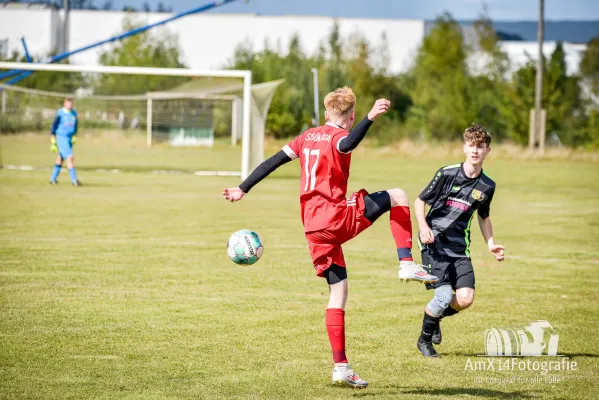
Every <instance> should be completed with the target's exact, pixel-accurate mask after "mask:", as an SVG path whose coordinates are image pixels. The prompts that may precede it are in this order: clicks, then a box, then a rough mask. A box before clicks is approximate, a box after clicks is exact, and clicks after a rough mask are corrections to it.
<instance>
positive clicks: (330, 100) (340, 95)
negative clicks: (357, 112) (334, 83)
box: [324, 86, 356, 117]
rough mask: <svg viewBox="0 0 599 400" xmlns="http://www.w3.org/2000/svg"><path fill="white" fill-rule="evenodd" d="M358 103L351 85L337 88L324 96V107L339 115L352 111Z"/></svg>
mask: <svg viewBox="0 0 599 400" xmlns="http://www.w3.org/2000/svg"><path fill="white" fill-rule="evenodd" d="M355 105H356V96H355V95H354V92H353V90H351V88H350V87H347V86H344V87H342V88H338V89H335V91H333V92H331V93H329V94H327V95H326V97H325V98H324V108H326V110H327V111H328V112H329V113H330V114H332V115H334V116H338V117H343V116H345V115H346V114H347V113H349V112H352V111H353V109H354V106H355Z"/></svg>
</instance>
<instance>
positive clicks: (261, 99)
mask: <svg viewBox="0 0 599 400" xmlns="http://www.w3.org/2000/svg"><path fill="white" fill-rule="evenodd" d="M1 69H3V70H5V71H6V70H11V69H15V70H16V69H23V70H36V72H35V79H37V80H36V81H35V83H36V85H31V84H29V86H37V87H40V86H44V85H43V82H45V81H47V82H48V83H47V84H46V85H45V86H46V87H48V89H47V90H39V89H32V88H27V87H25V86H27V85H26V83H27V81H23V84H20V85H18V86H16V85H7V84H2V83H0V133H2V134H17V135H11V136H14V137H15V138H16V137H19V138H20V137H23V135H18V134H31V133H45V134H46V135H47V134H48V133H49V131H50V127H51V125H52V122H53V120H54V117H55V115H56V111H57V110H58V109H59V108H60V107H61V106H62V102H63V100H64V98H65V97H71V98H73V100H74V109H75V111H76V112H77V117H78V135H79V137H82V138H83V140H82V141H81V142H78V143H82V144H81V147H80V148H81V152H82V153H80V155H79V156H78V165H82V166H84V167H86V166H89V167H90V168H91V166H97V167H99V168H122V169H127V168H131V169H134V170H140V169H149V170H164V171H166V172H173V171H177V170H183V171H187V172H194V173H196V174H197V175H238V176H240V177H241V178H245V177H247V175H248V174H249V173H250V172H251V170H252V169H253V168H255V166H257V165H258V164H259V163H260V162H261V161H262V160H263V158H264V123H265V120H266V114H267V112H268V107H269V104H270V100H271V99H272V96H273V95H274V92H275V90H276V87H277V86H278V84H279V83H280V82H275V83H274V84H270V85H264V84H260V85H254V87H252V86H251V73H250V72H249V71H209V72H206V71H197V70H193V69H168V68H138V67H103V66H93V67H91V66H77V65H48V64H19V63H2V62H0V70H1ZM5 71H0V74H1V73H3V72H5ZM117 77H118V78H119V79H116V78H117ZM167 78H171V79H170V80H169V79H167ZM175 78H176V79H175ZM28 79H29V78H28ZM140 79H142V80H145V83H147V82H149V81H151V80H158V79H162V81H161V82H163V83H164V84H161V85H158V86H159V87H160V89H161V90H159V91H147V90H144V88H146V87H148V86H149V85H143V83H144V81H142V82H140V81H139V80H140ZM5 82H6V81H5ZM65 82H67V83H66V84H65ZM140 83H141V85H140ZM154 87H156V85H154ZM54 88H57V90H54ZM58 89H62V90H58ZM140 92H141V93H140ZM29 136H32V135H29ZM38 136H39V137H41V138H42V139H40V140H46V139H47V136H45V135H38ZM30 140H33V139H30ZM239 143H240V144H241V146H238V144H239ZM18 153H19V154H21V153H22V152H18ZM12 157H13V159H11V160H6V159H3V160H2V162H3V164H9V162H8V161H10V163H13V164H19V158H18V157H17V156H15V155H12ZM15 157H17V158H16V159H14V158H15ZM4 158H6V157H4ZM30 160H31V158H27V157H23V159H22V161H23V162H22V163H21V164H23V163H24V164H27V161H30Z"/></svg>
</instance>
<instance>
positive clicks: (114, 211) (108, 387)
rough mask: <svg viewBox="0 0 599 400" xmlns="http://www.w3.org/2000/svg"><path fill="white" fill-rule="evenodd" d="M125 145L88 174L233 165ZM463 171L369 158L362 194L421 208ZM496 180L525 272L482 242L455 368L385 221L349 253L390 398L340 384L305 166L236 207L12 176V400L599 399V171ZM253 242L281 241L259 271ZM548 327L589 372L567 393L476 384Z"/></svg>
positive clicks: (211, 192)
mask: <svg viewBox="0 0 599 400" xmlns="http://www.w3.org/2000/svg"><path fill="white" fill-rule="evenodd" d="M40 140H41V139H39V138H37V137H33V136H17V137H0V145H1V146H2V147H1V151H2V154H1V155H2V163H3V164H18V165H35V166H46V165H48V166H49V165H51V164H52V158H53V156H52V155H51V154H50V153H49V152H47V149H46V146H45V142H44V141H40ZM32 143H34V144H35V143H41V144H40V145H39V146H37V147H35V146H34V148H29V146H30V145H31V144H32ZM118 143H120V142H118V141H117V140H116V139H110V138H107V139H105V140H104V141H102V140H101V139H100V138H98V139H94V140H93V141H92V140H89V141H87V144H85V143H84V141H82V143H81V147H77V148H76V151H77V153H76V154H77V161H78V163H79V164H80V165H82V166H88V167H92V166H97V167H114V166H126V165H129V166H134V165H137V166H143V169H148V170H149V169H153V168H155V167H157V166H163V167H172V168H181V169H186V170H194V169H196V168H197V167H196V165H197V163H196V159H197V158H196V157H197V155H198V154H202V156H201V157H200V158H202V159H206V157H212V158H213V159H215V160H218V159H220V158H221V157H222V159H224V156H222V154H221V153H218V152H214V154H212V155H210V153H208V152H206V151H204V150H198V149H169V148H166V147H161V148H159V149H151V150H146V149H142V148H141V147H136V146H130V147H127V146H125V147H124V148H123V149H119V150H118V152H116V147H115V146H117V145H118ZM123 143H128V142H127V141H126V140H125V141H123ZM42 144H43V146H42ZM77 146H80V144H77ZM113 150H114V151H115V152H116V153H115V154H112V151H113ZM224 150H227V149H224ZM236 160H237V159H236ZM458 161H460V159H459V158H457V159H456V158H454V157H446V158H444V157H443V156H441V157H440V158H436V159H434V158H430V157H422V156H419V157H411V158H410V157H398V156H397V155H394V154H393V153H392V152H388V151H379V150H371V151H358V152H356V155H355V158H354V164H353V166H352V177H351V179H350V190H352V191H353V190H357V189H359V188H361V187H366V188H367V189H370V190H372V191H374V190H379V189H385V188H391V187H402V188H404V189H406V190H407V192H408V194H409V195H410V196H411V198H412V199H413V198H414V197H415V196H417V194H418V193H419V190H420V189H421V188H423V187H424V185H425V184H426V183H427V182H428V180H429V179H430V178H431V177H432V175H433V173H434V171H435V170H436V169H437V168H438V167H439V166H441V165H444V164H449V163H454V162H458ZM485 167H486V168H485V169H486V171H487V172H488V173H489V174H490V175H491V176H492V177H493V178H494V179H495V180H496V182H497V184H498V189H497V193H496V197H495V200H494V203H493V205H492V209H491V213H492V214H491V215H492V218H493V224H494V227H495V233H496V238H497V241H498V242H499V243H501V244H504V245H505V246H506V251H507V259H506V261H505V263H502V264H498V263H496V262H494V261H493V258H492V257H491V255H489V254H488V253H487V251H486V249H485V248H484V244H483V243H482V242H483V241H482V239H481V236H480V234H479V232H478V228H473V250H472V257H473V262H474V265H475V271H476V277H477V285H476V286H477V294H476V300H475V303H474V305H473V306H472V308H471V309H469V310H467V311H465V312H463V313H460V314H459V315H457V316H455V317H452V318H448V319H446V320H444V321H443V328H444V331H443V333H444V343H443V344H442V345H441V346H439V347H438V349H439V351H440V352H441V353H442V354H443V357H442V358H441V359H439V360H428V359H424V358H423V357H422V356H421V355H420V354H419V353H418V351H417V350H416V348H415V341H416V338H417V336H418V334H419V331H420V325H421V320H422V309H423V307H424V305H425V304H426V303H427V302H428V301H429V300H430V297H431V294H430V293H427V292H426V291H425V290H424V289H423V287H422V286H421V285H418V284H415V283H412V284H405V283H401V282H399V280H398V279H397V276H396V273H397V261H396V259H395V257H396V256H395V254H394V253H395V249H394V246H393V240H392V238H391V236H390V233H389V227H388V223H387V221H386V218H382V219H381V221H379V222H377V223H376V224H375V226H373V227H372V229H370V230H368V231H366V232H365V233H363V234H362V235H360V236H359V237H358V238H356V239H355V240H353V241H351V242H350V243H348V244H347V245H346V246H345V252H346V258H347V260H348V263H349V275H350V296H349V301H348V306H347V315H346V321H347V326H348V327H347V335H348V337H347V342H348V356H349V358H350V362H351V363H352V365H353V366H354V368H355V369H356V370H357V371H358V372H359V373H360V375H361V376H363V377H364V378H365V379H367V380H368V381H369V382H370V384H371V386H370V387H369V388H368V389H366V390H364V391H351V390H347V389H343V388H336V387H332V386H331V385H330V373H331V369H332V362H331V355H330V349H329V344H328V339H327V335H326V330H325V327H324V309H325V307H326V303H327V298H328V290H327V287H326V284H325V282H324V281H323V280H321V279H319V278H316V277H315V276H314V273H313V269H312V266H311V262H310V258H309V254H308V250H307V248H306V242H305V238H304V236H303V234H302V227H301V223H300V218H299V204H298V200H297V195H298V182H297V176H298V166H297V165H288V166H285V167H284V168H283V169H282V171H280V172H277V173H276V174H275V175H274V176H273V177H272V178H271V179H268V180H266V181H265V182H263V183H262V184H261V185H259V186H258V187H257V188H255V189H254V190H253V191H252V193H251V194H250V195H248V196H247V198H246V199H244V200H243V201H242V202H240V203H236V204H228V203H226V202H225V201H223V200H222V199H221V196H220V191H221V189H222V188H223V187H225V186H230V185H234V184H236V183H237V181H236V179H235V178H200V177H195V176H192V175H172V176H171V175H169V176H164V175H151V174H147V173H129V174H108V173H100V172H93V171H91V170H86V169H85V168H81V171H80V177H81V180H82V181H83V182H84V184H85V186H83V187H80V188H73V187H71V186H70V185H68V184H67V182H68V179H67V174H66V173H65V171H63V174H62V176H61V184H60V185H58V186H50V185H48V184H47V183H46V182H47V180H48V174H49V172H46V171H34V172H28V171H8V170H0V205H1V207H0V398H7V399H25V398H30V399H40V398H43V399H91V398H97V399H115V398H119V399H121V398H123V399H198V398H201V399H303V398H306V399H337V398H339V399H341V398H348V397H350V398H376V399H396V398H402V399H439V400H441V399H465V398H468V399H489V398H513V399H520V398H525V399H527V398H529V399H536V398H548V399H564V398H572V399H585V398H588V399H591V398H596V392H597V379H598V378H599V346H598V345H597V341H596V338H597V334H598V333H599V331H598V326H599V312H598V311H597V304H598V301H599V291H598V289H597V284H598V279H597V272H596V271H597V268H598V267H599V264H598V260H599V246H597V238H598V237H599V202H598V201H597V198H598V194H599V165H598V164H596V163H585V162H572V161H567V160H563V161H559V160H557V161H556V160H554V161H551V162H548V161H542V160H538V161H530V162H527V161H514V160H505V159H503V158H502V159H494V158H493V156H490V159H489V160H488V163H487V164H486V166H485ZM241 228H251V229H254V230H256V231H257V232H259V233H260V235H261V236H262V238H263V240H264V241H265V244H266V251H265V254H264V256H263V259H262V260H260V261H259V262H258V263H257V264H256V265H254V266H251V267H242V266H236V265H234V264H233V263H231V262H230V261H229V260H228V259H227V257H226V252H225V248H224V246H225V243H226V240H227V238H228V236H229V235H230V233H232V232H233V231H235V230H237V229H241ZM537 319H547V320H548V321H550V322H551V323H552V324H553V326H554V327H555V329H556V330H557V332H558V333H559V335H560V341H559V353H560V354H565V355H566V356H568V357H570V359H571V360H574V361H576V362H577V364H578V365H577V367H578V368H577V370H576V371H566V372H562V371H560V372H551V373H549V374H548V376H559V377H560V378H561V382H559V383H553V384H552V383H544V382H541V383H537V384H531V383H512V384H510V383H508V384H499V383H475V382H474V379H475V377H483V378H484V377H489V378H510V377H514V376H516V377H520V378H522V379H523V378H528V379H533V378H534V377H536V376H541V377H542V379H544V376H542V375H541V374H540V373H539V372H526V371H468V370H465V367H466V362H467V360H468V358H469V357H470V358H471V359H472V360H473V361H477V360H479V358H476V355H477V354H482V353H483V352H484V347H483V336H484V332H485V330H486V329H487V328H491V327H518V326H524V325H526V324H528V323H529V322H531V321H534V320H537ZM593 393H595V394H593Z"/></svg>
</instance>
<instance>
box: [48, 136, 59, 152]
mask: <svg viewBox="0 0 599 400" xmlns="http://www.w3.org/2000/svg"><path fill="white" fill-rule="evenodd" d="M50 151H52V152H54V153H57V152H58V146H57V145H56V138H55V137H54V136H53V137H52V139H50Z"/></svg>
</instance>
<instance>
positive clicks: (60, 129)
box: [50, 98, 81, 186]
mask: <svg viewBox="0 0 599 400" xmlns="http://www.w3.org/2000/svg"><path fill="white" fill-rule="evenodd" d="M51 133H52V138H51V139H50V142H51V146H50V150H52V151H53V152H57V153H58V156H57V157H56V165H54V170H53V171H52V176H51V177H50V183H51V184H53V185H56V184H57V183H58V181H57V180H56V179H57V178H58V174H60V169H61V168H62V163H63V162H64V161H65V160H66V162H67V167H68V168H69V175H70V176H71V182H72V183H73V186H81V183H80V182H79V181H78V180H77V172H75V163H74V160H73V145H74V144H75V142H76V141H77V136H76V135H77V113H76V112H75V110H73V99H71V98H66V99H64V105H63V107H62V108H61V109H59V110H58V111H57V112H56V118H55V119H54V123H53V124H52V130H51Z"/></svg>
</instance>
